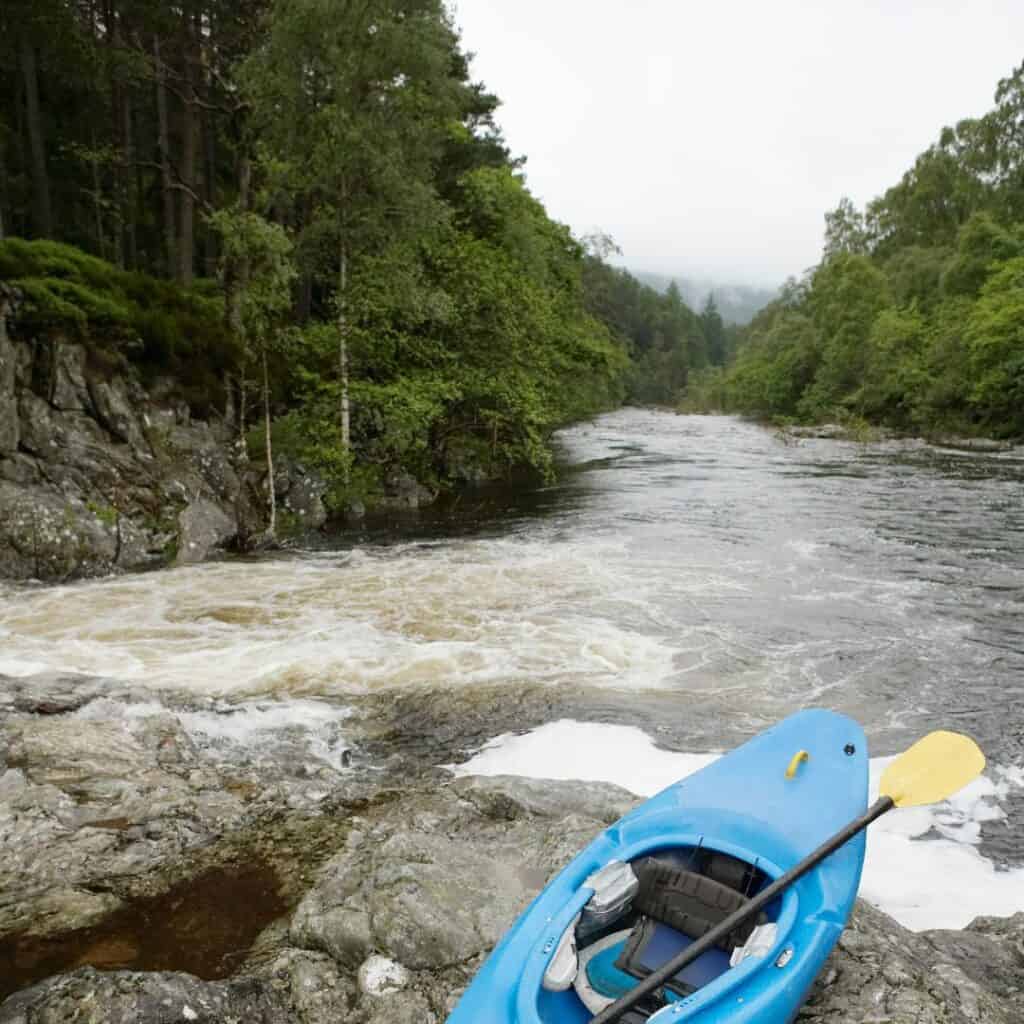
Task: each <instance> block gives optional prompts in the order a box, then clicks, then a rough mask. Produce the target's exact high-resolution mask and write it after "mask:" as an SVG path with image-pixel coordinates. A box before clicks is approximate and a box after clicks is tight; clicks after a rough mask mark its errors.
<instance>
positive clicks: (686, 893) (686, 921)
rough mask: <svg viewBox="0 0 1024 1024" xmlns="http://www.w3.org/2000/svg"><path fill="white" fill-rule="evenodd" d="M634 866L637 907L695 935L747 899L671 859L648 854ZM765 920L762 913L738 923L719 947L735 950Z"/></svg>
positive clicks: (701, 933) (729, 887)
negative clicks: (636, 881)
mask: <svg viewBox="0 0 1024 1024" xmlns="http://www.w3.org/2000/svg"><path fill="white" fill-rule="evenodd" d="M731 859H732V858H729V860H731ZM633 870H634V871H635V872H636V876H637V878H638V879H639V882H640V886H639V889H638V891H637V894H636V896H635V897H634V899H633V908H634V909H635V910H638V911H639V912H640V913H641V914H643V915H644V916H645V917H648V918H651V919H653V920H654V921H657V922H659V923H661V924H664V925H668V926H669V927H670V928H673V929H675V930H676V931H677V932H682V934H683V935H685V936H688V937H689V938H691V939H699V938H700V937H701V936H702V935H704V934H705V933H706V932H709V931H710V930H711V929H712V928H714V927H715V926H717V925H719V924H721V922H722V921H724V920H725V919H726V918H727V917H728V916H729V915H730V914H733V913H735V912H736V911H737V910H739V909H740V908H741V907H742V906H743V905H744V904H745V903H746V902H747V898H746V897H745V896H744V895H743V893H742V892H738V891H737V890H736V889H735V888H732V887H731V886H729V885H724V884H722V883H721V882H718V881H715V879H714V878H710V877H708V876H707V875H703V874H697V873H696V872H694V871H689V870H687V869H686V868H682V867H679V866H678V865H677V864H675V863H673V862H672V861H669V860H662V859H659V858H657V857H645V858H644V859H643V860H640V861H638V862H636V863H635V864H634V865H633ZM765 920H766V919H765V916H764V914H760V915H758V916H757V917H755V918H754V919H753V920H749V921H747V922H745V923H744V924H741V925H739V926H737V927H736V928H735V929H734V930H733V931H731V932H730V933H729V934H728V935H726V936H725V937H724V938H723V939H722V940H721V941H719V942H718V943H717V947H718V949H720V950H722V951H723V952H724V953H727V954H729V953H732V951H733V950H734V949H735V948H736V947H737V946H742V945H743V944H744V943H745V942H746V941H747V939H748V938H750V933H751V932H752V931H753V930H754V928H756V927H757V925H758V924H763V923H764V921H765Z"/></svg>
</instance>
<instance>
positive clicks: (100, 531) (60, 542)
mask: <svg viewBox="0 0 1024 1024" xmlns="http://www.w3.org/2000/svg"><path fill="white" fill-rule="evenodd" d="M116 556H117V537H116V535H115V532H114V531H113V529H112V528H111V527H110V526H109V525H107V524H105V523H103V522H101V521H99V520H97V519H96V517H95V516H94V515H93V514H92V513H91V512H90V510H89V509H88V508H86V507H85V506H83V505H82V504H73V503H71V502H70V501H69V500H67V499H66V498H64V497H63V496H61V495H60V494H59V493H54V492H53V491H51V490H43V489H41V488H26V487H22V486H19V485H17V484H12V483H9V482H7V481H0V576H7V577H11V578H14V579H31V578H35V579H48V580H63V579H68V578H69V577H72V576H88V575H98V574H101V573H103V572H105V571H109V569H110V567H111V566H113V564H114V561H115V559H116Z"/></svg>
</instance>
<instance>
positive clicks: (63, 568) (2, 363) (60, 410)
mask: <svg viewBox="0 0 1024 1024" xmlns="http://www.w3.org/2000/svg"><path fill="white" fill-rule="evenodd" d="M14 306H15V304H14V297H13V292H12V291H11V290H10V289H5V290H4V291H3V292H0V577H7V578H13V579H30V578H37V579H41V580H65V579H73V578H77V577H83V576H97V575H103V574H106V573H110V572H113V571H117V570H132V569H146V568H151V567H154V566H157V565H163V564H167V563H168V562H169V561H172V560H174V558H175V556H179V557H180V560H181V561H197V560H199V559H200V558H203V557H207V556H208V555H210V554H211V553H213V552H215V551H217V550H219V548H220V547H221V546H223V545H224V544H226V543H233V542H237V543H239V544H240V545H243V544H244V541H245V538H246V537H247V536H248V535H250V534H256V533H258V532H259V531H260V530H261V529H262V528H263V524H264V521H265V516H266V502H265V497H264V496H263V495H261V494H260V493H259V492H258V490H256V489H252V488H247V487H245V486H243V484H242V482H241V480H240V479H239V473H238V471H237V469H236V461H237V453H236V452H235V451H233V450H232V448H231V446H230V444H228V443H226V440H225V434H224V431H223V430H222V429H221V428H220V425H219V424H217V423H206V422H202V421H195V420H193V419H192V417H191V414H190V411H189V408H188V405H187V403H185V402H184V401H183V400H182V399H181V398H180V396H179V395H178V394H177V392H176V390H175V384H174V382H172V381H169V380H168V381H158V382H157V383H156V384H155V385H154V387H153V389H151V391H150V392H148V393H147V392H146V391H145V390H144V389H143V388H142V386H141V384H140V382H139V380H138V378H137V376H136V375H135V374H134V371H132V370H131V369H130V368H127V367H125V366H123V365H117V366H111V365H108V364H102V363H99V362H95V361H94V362H95V365H94V362H90V358H89V354H88V352H87V351H86V349H85V348H84V347H83V346H81V345H78V344H74V343H72V342H70V341H68V340H66V339H65V340H61V339H59V338H51V339H47V340H35V339H25V338H21V337H19V336H18V334H17V331H16V330H14V329H13V328H12V323H13V322H14V321H13V318H14V317H15V313H14V312H12V310H14ZM306 487H307V490H308V491H309V493H308V494H307V495H306V497H305V499H303V498H302V496H301V495H300V494H299V493H298V492H297V494H296V500H297V501H298V502H300V504H302V505H303V509H304V514H305V515H307V516H309V517H311V518H314V519H315V518H316V516H317V514H318V513H317V511H316V489H315V487H313V486H312V484H307V485H306ZM190 506H191V507H190ZM181 514H183V515H184V526H183V527H181V526H180V524H179V515H181ZM179 531H182V532H183V534H184V535H179Z"/></svg>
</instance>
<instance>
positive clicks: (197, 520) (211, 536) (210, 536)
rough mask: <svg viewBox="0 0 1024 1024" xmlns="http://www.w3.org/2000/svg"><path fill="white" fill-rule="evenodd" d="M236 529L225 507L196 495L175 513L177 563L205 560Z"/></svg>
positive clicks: (218, 548) (221, 545)
mask: <svg viewBox="0 0 1024 1024" xmlns="http://www.w3.org/2000/svg"><path fill="white" fill-rule="evenodd" d="M235 532H236V529H235V521H234V520H233V519H232V518H231V517H230V516H229V515H228V514H227V513H226V512H225V511H224V509H222V508H221V507H220V506H219V505H217V504H216V503H215V502H213V501H210V500H209V499H208V498H197V499H196V500H195V501H193V502H191V503H190V504H189V505H188V506H186V508H185V509H183V510H182V512H181V514H180V515H179V516H178V554H177V559H176V561H177V563H178V565H188V564H190V563H192V562H202V561H204V560H205V559H207V558H209V557H210V555H211V554H213V552H215V551H218V550H220V549H222V548H223V547H224V546H225V545H226V544H227V543H228V541H230V540H231V539H232V538H233V537H234V536H235Z"/></svg>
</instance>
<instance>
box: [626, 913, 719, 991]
mask: <svg viewBox="0 0 1024 1024" xmlns="http://www.w3.org/2000/svg"><path fill="white" fill-rule="evenodd" d="M694 941H695V939H693V938H691V937H690V936H689V935H684V934H683V933H682V932H680V931H676V929H675V928H670V927H669V926H668V925H665V924H662V923H661V922H660V921H655V920H654V919H653V918H650V917H642V918H640V920H639V921H638V922H637V923H636V925H635V926H634V927H633V930H632V931H631V932H630V933H629V938H628V939H627V940H626V942H625V943H624V944H623V946H622V948H621V950H620V952H619V956H618V959H617V960H616V961H615V968H616V970H617V971H619V972H620V973H622V974H625V975H627V976H628V977H629V978H630V979H631V980H632V985H635V984H636V982H637V980H638V979H643V978H646V977H647V975H648V974H651V973H652V972H653V971H656V970H657V969H658V968H659V967H661V966H663V965H664V964H666V963H667V962H668V961H669V960H671V959H672V958H673V957H675V956H678V954H680V953H681V952H682V951H683V950H684V949H687V948H688V947H689V946H692V945H693V943H694ZM729 966H730V964H729V954H728V953H726V952H724V951H723V950H721V949H719V948H718V947H716V946H715V947H712V948H711V949H708V950H705V952H703V953H701V955H700V956H699V957H697V959H696V960H694V961H693V963H691V964H687V965H686V966H685V967H684V968H683V969H682V970H681V971H680V972H679V973H678V974H676V975H675V976H674V977H672V978H670V979H669V980H668V981H667V982H666V983H665V988H666V989H667V990H668V991H669V992H673V993H675V994H676V995H679V996H688V995H689V994H690V993H691V992H696V991H697V989H699V988H703V987H704V986H705V985H707V984H708V983H709V982H712V981H714V980H715V978H717V977H718V976H719V975H720V974H724V973H725V972H726V971H727V970H729Z"/></svg>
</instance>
